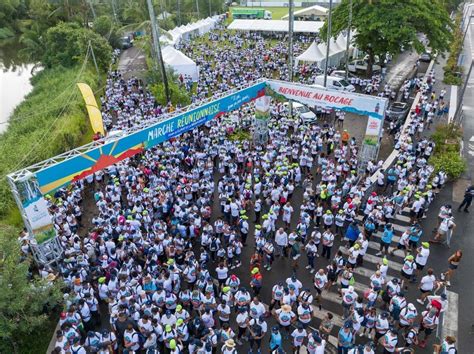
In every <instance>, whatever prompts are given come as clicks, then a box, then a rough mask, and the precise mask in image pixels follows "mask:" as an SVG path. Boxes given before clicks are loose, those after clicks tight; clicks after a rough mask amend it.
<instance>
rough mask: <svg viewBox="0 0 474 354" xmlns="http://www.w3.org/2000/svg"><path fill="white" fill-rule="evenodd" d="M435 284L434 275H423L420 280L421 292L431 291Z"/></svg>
mask: <svg viewBox="0 0 474 354" xmlns="http://www.w3.org/2000/svg"><path fill="white" fill-rule="evenodd" d="M435 282H436V277H435V276H434V275H425V276H424V277H423V278H421V290H425V291H431V290H433V288H434V285H435Z"/></svg>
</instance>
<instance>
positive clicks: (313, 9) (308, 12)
mask: <svg viewBox="0 0 474 354" xmlns="http://www.w3.org/2000/svg"><path fill="white" fill-rule="evenodd" d="M328 12H329V9H327V8H325V7H323V6H319V5H314V6H310V7H305V8H304V9H301V10H298V11H295V13H294V16H298V17H303V16H307V17H310V16H327V13H328ZM288 17H289V15H285V16H283V17H282V20H284V19H287V18H288Z"/></svg>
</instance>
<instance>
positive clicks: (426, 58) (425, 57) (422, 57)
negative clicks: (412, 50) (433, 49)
mask: <svg viewBox="0 0 474 354" xmlns="http://www.w3.org/2000/svg"><path fill="white" fill-rule="evenodd" d="M419 59H420V61H423V62H428V63H429V62H430V61H431V53H430V52H429V51H426V52H424V53H422V54H421V55H420V58H419Z"/></svg>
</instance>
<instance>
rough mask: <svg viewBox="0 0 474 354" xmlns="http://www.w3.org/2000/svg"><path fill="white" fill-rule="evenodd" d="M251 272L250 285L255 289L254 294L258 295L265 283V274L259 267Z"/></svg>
mask: <svg viewBox="0 0 474 354" xmlns="http://www.w3.org/2000/svg"><path fill="white" fill-rule="evenodd" d="M250 273H251V277H250V287H251V288H252V290H253V295H254V296H258V294H259V293H260V289H261V288H262V285H263V276H262V274H261V273H260V269H258V268H257V267H254V268H253V269H252V271H251V272H250Z"/></svg>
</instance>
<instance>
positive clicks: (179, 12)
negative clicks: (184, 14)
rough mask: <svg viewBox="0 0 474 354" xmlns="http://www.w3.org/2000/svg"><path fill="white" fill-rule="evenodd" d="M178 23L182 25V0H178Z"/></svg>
mask: <svg viewBox="0 0 474 354" xmlns="http://www.w3.org/2000/svg"><path fill="white" fill-rule="evenodd" d="M178 24H179V25H180V26H181V0H178Z"/></svg>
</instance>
